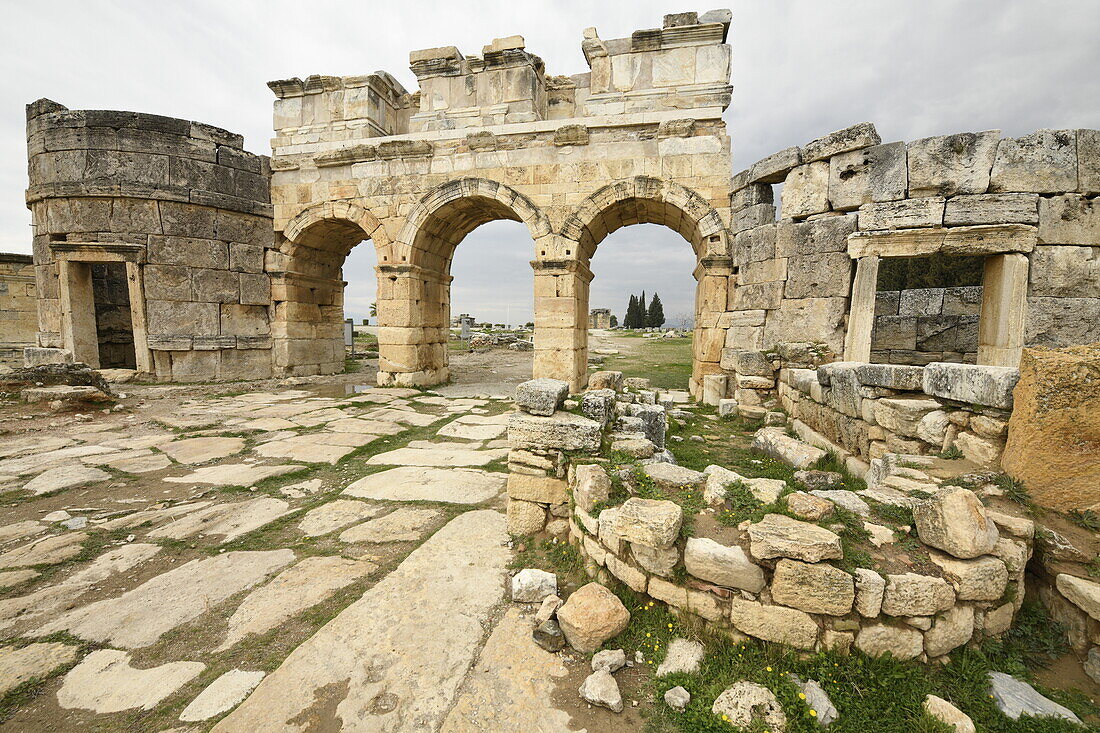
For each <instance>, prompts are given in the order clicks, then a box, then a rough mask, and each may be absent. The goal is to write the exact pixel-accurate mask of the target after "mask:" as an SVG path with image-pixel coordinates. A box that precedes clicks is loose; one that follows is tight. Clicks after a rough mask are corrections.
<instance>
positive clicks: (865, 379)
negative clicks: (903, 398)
mask: <svg viewBox="0 0 1100 733" xmlns="http://www.w3.org/2000/svg"><path fill="white" fill-rule="evenodd" d="M856 376H857V378H858V379H859V383H860V384H862V385H865V386H868V387H884V388H886V389H898V390H907V391H910V390H912V391H916V390H920V389H921V387H922V384H923V382H924V368H923V367H919V366H910V365H908V364H862V365H860V366H859V367H857V368H856Z"/></svg>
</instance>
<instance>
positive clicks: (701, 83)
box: [27, 11, 1100, 404]
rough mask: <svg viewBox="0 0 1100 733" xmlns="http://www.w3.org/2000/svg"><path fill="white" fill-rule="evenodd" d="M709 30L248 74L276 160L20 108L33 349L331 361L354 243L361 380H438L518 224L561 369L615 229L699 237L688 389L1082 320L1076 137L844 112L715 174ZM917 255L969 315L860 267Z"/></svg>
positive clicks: (1090, 155)
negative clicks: (509, 225)
mask: <svg viewBox="0 0 1100 733" xmlns="http://www.w3.org/2000/svg"><path fill="white" fill-rule="evenodd" d="M729 22H730V14H729V12H728V11H712V12H710V13H705V14H703V15H698V14H696V13H683V14H678V15H670V16H666V17H665V21H664V25H663V27H662V28H660V29H653V30H642V31H636V32H634V33H633V34H632V35H631V36H630V37H629V38H622V39H615V40H607V41H605V40H601V39H600V38H599V37H598V36H597V34H596V32H595V29H588V30H586V31H585V33H584V39H583V41H582V49H583V51H584V55H585V58H586V59H587V61H588V64H589V67H590V70H589V71H587V72H585V73H583V74H577V75H574V76H551V75H549V74H547V73H546V69H545V67H544V64H543V61H542V59H540V58H539V57H538V56H535V55H533V54H531V53H529V52H528V51H527V50H526V49H525V47H524V41H523V39H522V38H521V37H518V36H514V37H511V38H505V39H497V40H495V41H493V43H492V44H491V45H489V46H486V47H485V48H484V49H483V52H482V55H481V56H480V57H478V56H464V55H463V54H461V53H460V52H459V51H458V50H457V49H456V48H454V47H444V48H435V49H427V50H423V51H415V52H413V53H412V54H411V68H412V71H413V72H414V73H415V75H416V77H417V80H418V82H419V91H416V92H412V93H410V92H408V91H406V90H405V89H404V88H403V87H402V86H401V85H400V84H399V83H398V82H397V81H396V80H395V79H394V78H393V77H392V76H390V75H389V74H387V73H385V72H376V73H374V74H369V75H366V76H353V77H331V76H311V77H309V78H308V79H306V80H305V81H302V80H300V79H290V80H285V81H277V82H272V83H271V84H270V85H269V86H270V87H271V89H272V90H273V91H274V92H275V95H276V97H277V99H276V101H275V107H274V128H275V137H274V138H273V140H272V157H271V158H270V160H269V159H268V158H266V157H263V156H256V155H252V154H250V153H247V152H245V151H244V150H243V141H242V139H241V138H240V136H238V135H234V134H232V133H229V132H226V131H224V130H219V129H217V128H213V127H210V126H208V125H204V124H201V123H196V122H188V121H185V120H176V119H171V118H166V117H158V116H154V115H146V114H136V113H130V112H104V111H74V110H68V109H66V108H65V107H63V106H61V105H59V104H57V103H55V102H50V101H49V100H39V101H38V102H35V103H33V104H31V105H28V108H27V120H28V121H27V136H28V149H29V155H30V166H29V173H30V186H29V188H28V191H27V201H28V205H29V206H30V208H31V210H32V212H33V215H34V226H35V230H34V231H35V240H34V264H35V271H36V288H37V297H38V334H37V345H38V347H45V348H49V349H67V350H69V351H71V352H72V354H73V356H75V358H76V359H78V360H80V361H84V362H87V363H89V364H92V365H94V366H99V367H129V368H133V369H137V370H138V371H140V372H145V373H149V374H152V375H154V376H155V377H156V378H158V379H161V380H172V381H187V380H209V379H249V378H261V377H267V376H271V375H311V374H326V373H334V372H337V371H341V370H342V369H343V365H344V346H343V338H342V321H343V304H342V300H343V291H344V282H343V278H342V273H341V268H342V265H343V263H344V260H345V258H346V257H347V255H348V253H349V252H350V251H351V249H352V248H353V247H355V246H356V245H358V244H360V243H363V242H367V241H369V242H370V246H373V247H374V249H375V252H376V254H377V276H378V290H377V308H378V321H379V324H380V326H381V328H380V332H379V342H380V360H379V377H378V378H379V382H380V383H381V384H383V385H390V384H395V385H418V386H420V385H423V386H426V385H432V384H437V383H440V382H443V381H445V380H446V379H447V378H448V376H449V375H448V365H447V353H448V352H447V337H448V330H449V325H450V315H451V314H450V292H449V291H450V282H451V275H450V264H451V260H452V258H453V256H454V252H455V249H456V247H458V246H461V245H462V241H463V239H464V238H465V237H466V235H467V234H469V233H470V232H471V231H472V230H473V229H475V228H476V227H478V226H480V225H481V224H483V223H486V222H489V221H493V220H497V219H508V220H512V221H517V222H522V223H523V224H524V225H525V226H526V229H527V232H528V234H529V235H530V240H529V241H527V242H516V246H520V247H524V246H525V247H529V248H530V249H529V250H528V251H529V252H530V257H531V266H532V268H533V271H534V294H533V298H534V313H535V336H534V349H535V354H534V374H535V376H552V377H557V378H560V379H565V380H568V381H569V382H570V384H571V385H572V386H573V388H574V389H577V388H580V387H582V386H583V385H584V383H585V381H586V370H587V350H586V346H587V325H588V311H589V309H588V289H589V283H590V281H591V279H592V272H591V270H590V269H589V262H590V260H591V258H592V256H593V254H594V252H595V251H596V249H597V247H598V246H599V245H600V243H601V242H602V241H603V239H604V238H605V237H606V236H607V235H608V234H609V233H610V232H613V231H615V230H616V229H619V228H620V227H623V226H627V225H630V224H638V223H653V224H663V225H665V226H667V227H670V228H672V229H674V230H676V231H677V232H679V233H680V234H681V235H682V236H683V237H684V239H685V240H687V242H689V243H690V245H691V247H692V248H693V250H694V253H695V257H696V268H695V271H694V275H695V278H696V280H697V283H698V285H697V291H696V300H695V314H694V315H695V334H694V342H693V343H694V346H693V348H694V359H693V361H694V368H693V376H692V380H691V385H690V386H691V390H692V392H693V393H695V394H699V393H700V390H701V389H702V387H703V383H704V377H705V376H708V375H716V376H715V377H714V378H713V379H711V380H710V381H711V382H712V383H714V384H718V383H719V382H721V383H722V384H725V385H726V386H725V387H723V389H724V390H725V391H727V392H732V393H733V396H735V397H736V396H741V397H744V398H745V399H746V400H749V399H751V398H752V394H750V393H751V392H752V389H753V388H752V387H751V386H747V385H749V384H750V383H751V382H752V379H751V378H750V377H751V376H752V375H747V376H745V375H740V373H739V372H738V371H737V369H736V368H734V367H733V366H731V364H732V363H733V362H732V361H730V360H727V361H729V363H728V364H727V365H726V366H725V368H724V367H723V364H722V362H723V359H722V357H723V350H726V351H727V355H728V356H732V355H733V354H732V352H735V351H737V350H750V351H758V352H759V351H766V350H769V349H773V348H775V347H776V346H777V345H778V344H783V343H789V342H809V343H816V344H820V345H822V346H823V347H824V348H827V349H828V350H830V351H831V352H832V353H833V354H835V355H837V356H839V355H840V354H844V355H845V359H846V360H856V361H867V360H881V359H884V358H888V359H894V358H895V357H896V358H902V359H915V360H917V363H922V362H920V360H921V359H924V361H928V360H929V359H942V360H971V361H973V360H976V361H978V362H980V363H987V364H999V365H1014V364H1015V363H1016V361H1018V359H1019V354H1020V350H1021V348H1022V346H1023V345H1025V344H1043V345H1052V346H1061V345H1065V344H1072V343H1082V342H1087V341H1090V340H1093V341H1095V340H1098V339H1100V332H1098V329H1100V326H1098V325H1097V324H1098V323H1100V297H1098V296H1100V293H1098V292H1097V291H1096V287H1095V282H1096V279H1095V266H1094V262H1095V258H1094V256H1093V255H1094V253H1095V251H1096V246H1097V245H1100V234H1098V232H1100V213H1098V212H1100V206H1097V207H1094V205H1093V203H1094V199H1095V196H1096V194H1097V193H1098V192H1100V133H1097V132H1096V131H1092V130H1055V131H1050V130H1045V131H1040V132H1038V133H1035V134H1034V135H1030V136H1027V137H1023V138H1016V139H1011V138H1008V139H1001V138H1000V135H999V133H998V132H997V131H987V132H981V133H964V134H961V135H952V136H946V137H940V138H927V139H924V140H917V141H914V142H911V143H905V142H896V143H885V144H883V143H882V142H881V140H880V138H879V136H878V134H877V132H876V131H875V129H874V127H873V126H872V125H869V124H866V123H865V124H861V125H856V126H853V127H851V128H848V129H846V130H841V131H839V132H836V133H832V134H830V135H827V136H825V137H823V138H819V139H817V140H814V141H812V142H810V143H808V144H806V145H804V146H802V147H792V148H788V149H786V150H783V151H780V152H779V153H776V154H775V155H772V156H770V157H768V158H766V159H764V160H762V161H760V162H758V163H756V164H755V165H753V166H751V167H750V168H749V169H747V170H745V171H743V172H742V173H739V174H736V175H734V176H732V177H731V166H730V162H731V160H730V139H729V137H728V135H727V132H726V127H725V124H724V122H723V120H722V113H723V111H724V110H725V109H726V108H727V107H728V105H729V103H730V95H731V87H730V85H729V79H730V48H729V46H727V45H726V44H725V40H726V34H727V31H728V29H729ZM779 183H783V184H784V188H783V201H782V208H781V211H779V213H778V217H777V211H776V206H775V202H774V201H773V191H772V186H773V185H774V184H779ZM365 246H366V245H365ZM930 255H936V256H942V255H971V256H979V257H983V258H985V259H984V273H985V274H984V280H983V283H984V286H985V287H984V291H979V294H978V295H977V296H974V298H977V300H980V308H979V306H978V303H977V300H974V298H971V300H972V301H973V302H968V303H967V304H963V305H964V306H965V307H964V308H962V310H959V312H958V313H955V312H951V313H948V310H949V304H948V303H947V301H946V300H942V301H940V303H941V305H940V307H939V310H936V312H935V313H934V314H933V313H921V314H909V313H908V312H907V311H906V310H905V308H904V307H903V308H901V310H900V311H899V310H898V306H897V304H895V306H894V309H895V310H894V311H892V312H891V313H887V312H886V311H885V310H882V309H881V308H879V307H878V306H877V305H876V295H875V293H876V283H877V281H878V263H879V260H880V259H883V260H891V259H893V260H896V259H897V258H907V257H926V256H930ZM895 295H896V293H895ZM903 295H904V294H903ZM899 297H900V296H899ZM940 297H941V298H942V297H943V296H942V293H941V296H940ZM967 297H971V296H969V295H968V296H967ZM887 305H888V303H887ZM952 307H954V306H952ZM880 311H882V312H880ZM964 311H965V312H964ZM979 311H980V313H979ZM910 316H912V317H910ZM921 318H924V319H925V320H924V321H921V320H920V319H921ZM937 318H939V319H940V320H938V321H937V320H936V319H937ZM929 319H931V320H929ZM944 319H948V320H950V319H954V320H953V321H951V323H953V324H956V326H957V328H956V326H952V329H954V330H950V329H947V328H946V327H945V326H944V325H943V323H941V321H943V322H946V321H945V320H944ZM887 327H888V328H887ZM922 329H923V330H922ZM872 330H874V335H873V334H872ZM963 331H966V333H967V334H969V335H970V336H972V337H973V338H964V335H965V334H963ZM971 332H973V333H971ZM964 342H965V343H964ZM971 342H973V343H971ZM876 355H877V357H878V358H877V359H876ZM883 355H886V356H883ZM40 356H41V357H42V358H49V355H48V354H41V355H40ZM723 374H725V375H727V376H728V377H729V380H724V379H723V378H722V377H721V376H720V375H723ZM750 404H751V403H750Z"/></svg>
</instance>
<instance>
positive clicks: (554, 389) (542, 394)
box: [515, 377, 569, 416]
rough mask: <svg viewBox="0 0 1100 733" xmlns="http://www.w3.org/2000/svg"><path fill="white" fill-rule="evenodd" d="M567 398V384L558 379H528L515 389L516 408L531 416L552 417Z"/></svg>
mask: <svg viewBox="0 0 1100 733" xmlns="http://www.w3.org/2000/svg"><path fill="white" fill-rule="evenodd" d="M568 396H569V383H568V382H563V381H561V380H560V379H548V378H545V377H543V378H540V379H530V380H528V381H526V382H523V383H521V384H520V385H519V386H518V387H516V397H515V402H516V406H517V407H519V408H520V409H521V410H523V411H524V412H527V413H530V414H532V415H544V416H549V415H553V414H554V412H556V411H557V410H558V408H560V407H561V406H562V405H563V404H565V398H566V397H568Z"/></svg>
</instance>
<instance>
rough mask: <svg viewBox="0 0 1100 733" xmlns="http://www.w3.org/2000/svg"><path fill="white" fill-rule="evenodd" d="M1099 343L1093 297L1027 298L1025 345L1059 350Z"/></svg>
mask: <svg viewBox="0 0 1100 733" xmlns="http://www.w3.org/2000/svg"><path fill="white" fill-rule="evenodd" d="M1096 341H1100V301H1098V300H1097V299H1096V298H1037V297H1029V298H1028V299H1027V332H1026V338H1025V343H1027V344H1029V345H1032V346H1050V347H1060V346H1064V345H1066V344H1088V343H1094V342H1096Z"/></svg>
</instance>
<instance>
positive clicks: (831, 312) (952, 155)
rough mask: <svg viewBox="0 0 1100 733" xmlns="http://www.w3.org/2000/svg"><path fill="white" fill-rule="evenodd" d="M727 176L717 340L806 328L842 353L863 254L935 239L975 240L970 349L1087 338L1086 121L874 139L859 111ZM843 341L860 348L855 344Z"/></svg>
mask: <svg viewBox="0 0 1100 733" xmlns="http://www.w3.org/2000/svg"><path fill="white" fill-rule="evenodd" d="M775 184H783V185H782V196H781V206H780V208H779V210H778V212H777V210H776V206H775V199H774V191H773V187H774V185H775ZM733 189H734V193H733V196H732V209H733V214H732V217H733V231H734V233H735V243H734V245H735V246H734V266H735V267H736V268H737V273H736V277H734V278H731V291H730V304H729V309H728V312H727V313H725V314H724V315H723V316H722V318H721V320H720V325H721V326H722V327H724V328H726V329H727V333H726V345H727V346H728V347H731V348H734V347H736V348H742V349H758V350H759V349H767V348H771V347H773V346H774V345H775V344H777V343H780V342H783V341H816V342H821V343H824V344H826V345H828V346H829V347H830V348H831V349H832V350H833V351H834V352H835V353H836V354H838V355H839V354H841V353H844V351H845V346H846V345H847V346H849V347H851V346H853V344H851V343H849V344H846V343H845V339H846V338H849V339H851V338H852V332H853V331H855V332H858V333H857V335H860V336H861V337H863V336H866V334H867V333H869V329H870V327H871V323H870V320H867V321H866V322H864V321H862V320H860V321H859V322H858V323H855V324H853V322H852V321H851V320H850V319H849V318H848V314H849V311H850V310H852V311H853V312H858V313H860V314H861V316H862V315H866V317H867V318H869V319H873V317H874V316H873V303H874V287H873V281H874V279H875V272H877V262H878V258H882V257H900V256H906V257H912V256H920V255H930V254H933V253H937V252H940V253H943V254H948V255H950V254H955V255H987V259H986V272H985V279H986V292H985V294H984V295H985V298H986V302H987V305H985V306H984V307H985V308H986V309H987V310H988V313H987V315H988V317H989V325H988V328H986V329H983V334H982V339H983V340H984V343H983V344H981V345H980V348H979V349H978V351H979V359H978V360H979V361H986V363H1003V364H1008V365H1015V362H1016V361H1018V359H1019V350H1020V348H1021V347H1022V346H1023V345H1024V344H1025V343H1026V344H1042V345H1050V346H1061V345H1068V344H1073V343H1086V342H1089V341H1095V340H1097V338H1098V337H1100V289H1098V288H1100V277H1098V273H1100V271H1098V270H1097V267H1098V266H1100V265H1098V263H1100V255H1098V252H1100V249H1098V247H1100V204H1097V203H1096V195H1097V194H1098V193H1100V132H1097V131H1095V130H1040V131H1038V132H1036V133H1033V134H1031V135H1027V136H1024V137H1021V138H1003V139H1002V138H1001V137H1000V134H999V131H996V130H992V131H986V132H979V133H962V134H958V135H948V136H943V137H932V138H925V139H921V140H915V141H913V142H909V143H905V142H892V143H882V142H881V140H880V138H879V135H878V133H877V132H876V131H875V129H874V126H873V125H870V124H867V123H864V124H861V125H856V126H854V127H851V128H848V129H846V130H841V131H839V132H836V133H832V134H830V135H827V136H825V137H823V138H819V139H818V140H814V141H813V142H811V143H808V144H807V145H804V146H802V147H791V148H787V149H786V150H783V151H780V152H779V153H776V154H775V155H772V156H770V157H768V158H765V159H764V160H761V161H759V162H758V163H756V164H754V165H753V166H751V167H750V168H748V169H747V170H745V171H742V172H741V173H738V174H737V175H735V176H734V182H733ZM857 260H859V261H864V267H863V275H864V276H863V277H862V278H860V277H859V276H858V274H857V276H856V278H855V282H854V283H853V269H854V264H855V263H854V261H857ZM872 260H873V262H872ZM872 265H873V266H872ZM991 280H992V281H995V282H996V284H997V287H996V288H992V289H991V288H990V287H989V285H990V281H991ZM868 282H870V283H872V287H870V288H869V290H868V288H867V287H864V286H865V285H866V284H867V283H868ZM865 306H866V307H865ZM856 340H857V343H856V344H855V346H856V347H861V348H858V349H857V350H858V351H862V352H863V354H864V355H861V358H860V359H859V360H864V361H866V360H867V358H866V356H865V353H866V350H867V348H868V347H869V346H870V345H869V343H863V344H860V343H858V341H859V339H856ZM982 347H984V348H985V349H986V359H983V358H982V351H983V348H982ZM871 348H873V347H871ZM945 351H946V349H945ZM1010 362H1011V363H1010Z"/></svg>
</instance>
